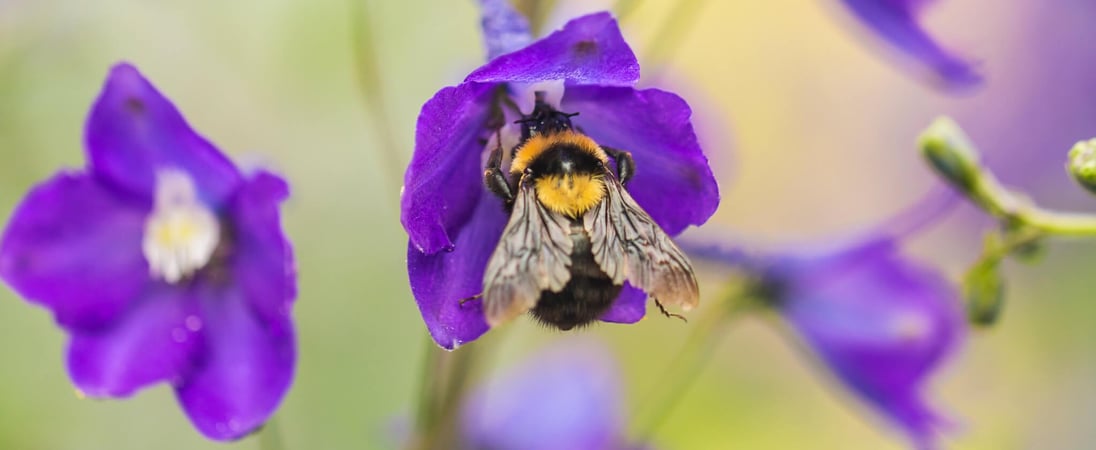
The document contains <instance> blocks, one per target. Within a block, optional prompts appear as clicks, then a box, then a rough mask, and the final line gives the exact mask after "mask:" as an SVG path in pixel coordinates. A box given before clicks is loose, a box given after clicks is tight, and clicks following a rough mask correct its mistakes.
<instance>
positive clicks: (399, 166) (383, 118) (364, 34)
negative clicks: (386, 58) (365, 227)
mask: <svg viewBox="0 0 1096 450" xmlns="http://www.w3.org/2000/svg"><path fill="white" fill-rule="evenodd" d="M366 1H367V0H350V8H351V14H350V17H351V23H350V27H351V31H352V36H353V38H354V45H353V46H352V47H351V48H352V49H353V50H354V63H355V64H354V67H355V68H356V69H357V70H356V73H357V75H358V76H357V79H358V88H359V90H360V91H361V94H362V96H361V98H362V101H363V103H364V104H365V108H366V110H367V111H368V113H369V115H370V117H371V119H372V120H373V123H374V127H375V128H376V132H377V133H379V135H380V136H379V137H378V138H377V140H378V143H379V145H378V146H377V147H378V153H379V155H380V159H381V164H382V165H383V167H384V172H385V173H386V174H389V175H388V176H389V177H391V180H390V181H391V183H390V184H391V185H392V186H394V187H395V189H396V190H397V192H398V191H399V189H400V187H401V186H403V178H402V176H401V175H402V174H403V171H404V167H403V149H402V146H401V145H399V144H398V143H397V141H396V137H395V135H394V134H393V127H392V124H391V123H390V121H389V120H388V106H387V104H386V103H385V99H384V91H383V90H382V89H381V87H382V85H383V80H382V79H381V73H380V57H379V55H378V54H377V46H376V45H374V42H375V41H374V39H373V34H372V33H370V31H369V26H370V23H371V22H372V21H371V20H370V12H369V8H368V7H367V5H366Z"/></svg>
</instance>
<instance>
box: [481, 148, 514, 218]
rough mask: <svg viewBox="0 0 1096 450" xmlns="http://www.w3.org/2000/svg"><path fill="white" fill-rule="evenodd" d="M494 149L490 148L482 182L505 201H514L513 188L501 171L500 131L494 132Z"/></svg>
mask: <svg viewBox="0 0 1096 450" xmlns="http://www.w3.org/2000/svg"><path fill="white" fill-rule="evenodd" d="M495 133H496V134H495V142H496V144H495V149H494V150H491V156H489V157H488V158H487V167H486V168H485V169H484V170H483V184H485V185H487V189H488V190H490V191H491V192H492V193H493V194H495V195H496V196H498V197H499V198H501V199H503V200H505V201H506V202H507V203H510V202H512V201H514V190H513V189H511V188H510V180H508V179H506V173H505V172H503V171H502V137H501V135H502V132H501V131H496V132H495Z"/></svg>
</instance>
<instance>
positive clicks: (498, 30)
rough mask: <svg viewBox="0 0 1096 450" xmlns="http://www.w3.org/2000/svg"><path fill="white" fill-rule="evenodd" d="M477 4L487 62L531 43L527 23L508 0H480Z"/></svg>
mask: <svg viewBox="0 0 1096 450" xmlns="http://www.w3.org/2000/svg"><path fill="white" fill-rule="evenodd" d="M479 3H480V10H482V14H481V17H482V19H481V20H480V22H481V24H482V26H483V41H484V46H486V47H487V60H488V61H490V60H492V59H495V57H497V56H499V55H501V54H504V53H510V52H512V51H515V50H517V49H520V48H522V47H525V46H526V45H529V43H530V42H532V41H533V34H532V32H530V31H529V21H528V20H526V19H525V16H522V15H521V13H518V12H517V11H516V10H514V7H513V6H512V5H510V2H509V1H508V0H480V2H479Z"/></svg>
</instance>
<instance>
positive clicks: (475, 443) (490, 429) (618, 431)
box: [460, 340, 642, 450]
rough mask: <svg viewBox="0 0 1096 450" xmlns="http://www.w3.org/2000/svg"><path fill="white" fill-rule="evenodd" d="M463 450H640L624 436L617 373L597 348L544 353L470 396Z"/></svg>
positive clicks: (572, 345)
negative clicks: (512, 449)
mask: <svg viewBox="0 0 1096 450" xmlns="http://www.w3.org/2000/svg"><path fill="white" fill-rule="evenodd" d="M460 418H461V420H462V423H461V434H462V436H461V440H462V444H463V446H462V448H478V449H490V448H498V449H503V448H520V449H526V450H539V449H544V450H548V449H553V450H554V449H573V450H623V449H638V448H642V447H639V446H635V445H631V444H629V443H627V442H626V440H625V437H624V423H623V422H624V413H623V404H622V395H621V387H620V374H619V373H618V370H617V368H616V365H615V364H614V363H613V357H612V355H611V354H610V353H609V351H608V350H607V349H605V348H604V347H602V346H601V345H600V344H598V343H597V342H592V341H586V340H569V341H568V344H567V345H561V344H556V345H553V346H552V347H551V348H549V349H547V350H542V351H540V352H538V353H537V354H536V356H535V357H533V358H530V359H529V360H528V361H526V362H525V363H523V364H521V365H519V366H518V367H514V368H511V369H510V370H508V371H506V372H504V373H502V374H499V375H497V376H495V377H493V378H492V379H490V380H488V381H487V382H486V383H484V384H483V385H482V386H480V387H479V388H477V389H475V390H474V391H472V392H471V393H470V395H469V397H468V399H467V400H465V402H464V404H463V405H462V409H461V413H460Z"/></svg>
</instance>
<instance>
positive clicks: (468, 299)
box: [460, 292, 483, 306]
mask: <svg viewBox="0 0 1096 450" xmlns="http://www.w3.org/2000/svg"><path fill="white" fill-rule="evenodd" d="M481 298H483V293H482V292H480V293H479V294H476V295H473V296H471V297H468V298H462V299H460V306H464V304H465V303H468V302H471V301H475V300H479V299H481Z"/></svg>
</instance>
